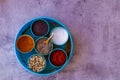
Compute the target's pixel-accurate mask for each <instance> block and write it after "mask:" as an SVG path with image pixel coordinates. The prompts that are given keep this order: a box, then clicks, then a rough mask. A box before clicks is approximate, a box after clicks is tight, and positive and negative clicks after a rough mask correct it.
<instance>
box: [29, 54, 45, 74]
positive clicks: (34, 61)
mask: <svg viewBox="0 0 120 80" xmlns="http://www.w3.org/2000/svg"><path fill="white" fill-rule="evenodd" d="M28 64H29V68H30V69H32V70H33V71H35V72H39V71H42V70H43V69H44V68H45V64H46V61H45V59H44V58H43V57H42V56H38V55H35V56H32V57H31V58H30V59H29V62H28Z"/></svg>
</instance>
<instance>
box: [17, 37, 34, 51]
mask: <svg viewBox="0 0 120 80" xmlns="http://www.w3.org/2000/svg"><path fill="white" fill-rule="evenodd" d="M33 47H34V40H33V39H32V37H31V36H28V35H23V36H21V37H19V39H18V40H17V48H18V49H19V50H20V51H21V52H29V51H31V50H32V49H33Z"/></svg>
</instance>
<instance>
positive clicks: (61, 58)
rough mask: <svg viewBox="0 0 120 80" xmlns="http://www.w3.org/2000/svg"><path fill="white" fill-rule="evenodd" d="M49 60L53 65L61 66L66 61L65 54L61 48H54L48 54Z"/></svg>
mask: <svg viewBox="0 0 120 80" xmlns="http://www.w3.org/2000/svg"><path fill="white" fill-rule="evenodd" d="M50 61H51V63H52V64H53V65H55V66H61V65H63V64H64V63H65V61H66V55H65V53H64V52H63V51H61V50H55V51H53V52H52V53H51V55H50Z"/></svg>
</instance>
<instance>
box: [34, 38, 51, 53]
mask: <svg viewBox="0 0 120 80" xmlns="http://www.w3.org/2000/svg"><path fill="white" fill-rule="evenodd" d="M40 39H46V40H47V37H40V38H39V39H37V40H36V41H35V47H34V48H35V51H36V52H37V53H38V54H41V55H48V54H49V52H50V51H51V50H52V49H53V44H52V42H51V41H50V42H49V44H51V49H50V50H48V52H47V53H44V52H39V51H38V50H37V48H36V46H37V43H38V41H39V40H40ZM44 44H45V43H44ZM39 46H40V45H39Z"/></svg>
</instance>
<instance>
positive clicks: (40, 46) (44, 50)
mask: <svg viewBox="0 0 120 80" xmlns="http://www.w3.org/2000/svg"><path fill="white" fill-rule="evenodd" d="M46 40H47V39H46V38H41V39H39V40H38V41H37V44H36V46H35V47H36V50H37V51H38V52H39V53H41V54H48V53H49V51H50V50H51V49H52V44H51V43H50V42H49V43H48V44H46V43H45V41H46Z"/></svg>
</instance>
